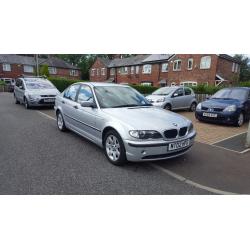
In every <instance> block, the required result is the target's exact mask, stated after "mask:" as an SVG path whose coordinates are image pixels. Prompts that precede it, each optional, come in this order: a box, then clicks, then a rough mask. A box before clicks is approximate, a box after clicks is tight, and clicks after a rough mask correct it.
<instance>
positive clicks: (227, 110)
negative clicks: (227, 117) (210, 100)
mask: <svg viewBox="0 0 250 250" xmlns="http://www.w3.org/2000/svg"><path fill="white" fill-rule="evenodd" d="M236 109H237V108H236V106H235V105H230V106H227V107H226V108H224V110H223V111H225V112H234V111H236Z"/></svg>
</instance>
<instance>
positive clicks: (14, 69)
mask: <svg viewBox="0 0 250 250" xmlns="http://www.w3.org/2000/svg"><path fill="white" fill-rule="evenodd" d="M34 70H35V67H34ZM23 74H24V75H33V74H32V73H26V72H24V71H23V65H18V64H11V71H3V65H2V64H0V78H17V77H20V76H21V75H23ZM51 77H65V78H68V79H80V78H81V74H80V71H79V70H78V76H70V70H69V69H62V68H57V74H55V75H54V74H53V75H52V74H51Z"/></svg>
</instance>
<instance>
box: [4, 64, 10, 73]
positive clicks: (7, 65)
mask: <svg viewBox="0 0 250 250" xmlns="http://www.w3.org/2000/svg"><path fill="white" fill-rule="evenodd" d="M3 71H11V66H10V64H8V63H4V64H3Z"/></svg>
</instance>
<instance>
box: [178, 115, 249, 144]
mask: <svg viewBox="0 0 250 250" xmlns="http://www.w3.org/2000/svg"><path fill="white" fill-rule="evenodd" d="M178 113H179V114H181V115H184V116H186V117H187V118H188V119H190V120H191V121H192V122H193V124H194V127H195V129H196V131H197V137H196V141H198V142H202V143H207V144H215V143H217V142H219V141H222V140H225V139H227V138H229V137H232V136H236V135H238V134H242V133H244V132H246V131H247V126H248V124H247V123H245V124H244V125H243V126H242V127H240V128H238V127H234V126H226V125H219V124H211V123H205V122H200V121H198V120H197V119H196V118H195V116H194V113H192V112H178Z"/></svg>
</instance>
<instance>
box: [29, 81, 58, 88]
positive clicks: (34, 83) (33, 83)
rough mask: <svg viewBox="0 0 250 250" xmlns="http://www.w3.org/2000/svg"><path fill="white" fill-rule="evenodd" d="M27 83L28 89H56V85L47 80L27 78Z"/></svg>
mask: <svg viewBox="0 0 250 250" xmlns="http://www.w3.org/2000/svg"><path fill="white" fill-rule="evenodd" d="M25 84H26V87H27V89H54V88H55V86H54V85H53V84H52V83H51V82H49V81H46V80H40V79H38V80H37V79H26V80H25Z"/></svg>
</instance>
